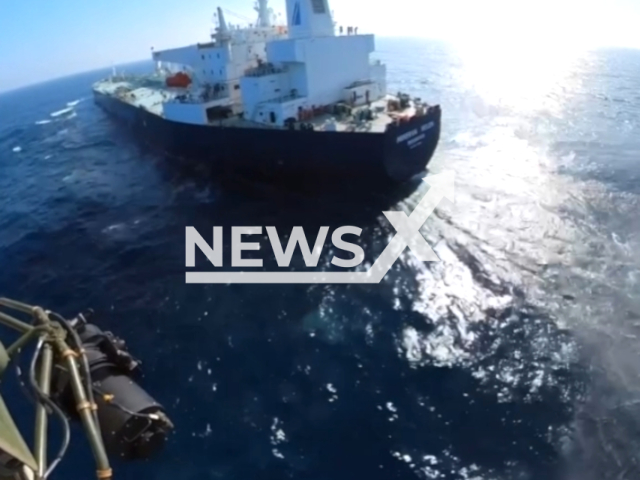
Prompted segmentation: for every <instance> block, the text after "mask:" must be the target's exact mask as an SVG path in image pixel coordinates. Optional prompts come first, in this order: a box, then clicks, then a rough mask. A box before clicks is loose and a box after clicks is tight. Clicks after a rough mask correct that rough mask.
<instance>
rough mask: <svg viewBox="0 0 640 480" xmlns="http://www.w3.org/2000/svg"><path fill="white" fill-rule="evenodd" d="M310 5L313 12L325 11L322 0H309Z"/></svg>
mask: <svg viewBox="0 0 640 480" xmlns="http://www.w3.org/2000/svg"><path fill="white" fill-rule="evenodd" d="M311 6H312V7H313V13H327V10H326V8H325V6H324V0H311Z"/></svg>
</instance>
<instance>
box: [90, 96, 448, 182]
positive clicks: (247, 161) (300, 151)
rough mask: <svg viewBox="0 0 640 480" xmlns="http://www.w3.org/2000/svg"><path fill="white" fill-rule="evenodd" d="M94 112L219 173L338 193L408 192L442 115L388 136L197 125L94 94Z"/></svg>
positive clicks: (432, 113)
mask: <svg viewBox="0 0 640 480" xmlns="http://www.w3.org/2000/svg"><path fill="white" fill-rule="evenodd" d="M94 100H95V102H96V104H98V105H99V106H100V107H102V108H103V109H104V110H105V111H106V112H107V113H109V114H110V115H112V116H113V117H116V118H117V119H118V120H119V123H121V124H124V125H125V126H126V127H128V128H129V129H130V130H131V131H132V133H133V134H134V136H135V137H136V138H137V139H140V140H142V141H143V142H144V143H146V144H148V145H149V146H150V147H151V148H152V149H156V150H160V151H161V152H163V153H164V154H167V155H168V156H170V157H174V158H178V159H183V160H189V161H196V162H199V163H204V166H205V167H207V169H208V170H209V171H211V172H213V173H217V174H221V175H224V174H229V175H233V176H236V177H243V178H248V179H260V180H262V181H269V182H275V183H287V184H294V185H298V186H299V185H319V184H325V185H326V184H330V185H335V186H336V187H338V188H340V189H345V188H346V189H349V188H356V187H358V186H366V187H368V188H371V187H372V186H374V185H389V186H393V185H399V184H404V183H406V182H408V181H409V180H411V179H412V178H414V177H415V176H416V175H420V174H423V173H424V172H425V170H426V167H427V164H428V163H429V161H430V159H431V157H432V156H433V153H434V152H435V149H436V147H437V144H438V141H439V137H440V118H441V112H440V108H439V107H435V108H432V109H431V110H430V111H429V113H428V114H427V115H424V116H420V117H414V118H413V119H412V120H410V121H406V122H401V123H399V124H394V125H392V126H391V127H390V128H389V129H388V130H387V131H386V132H384V133H369V132H348V133H347V132H327V131H308V130H279V129H268V128H244V127H222V126H211V125H193V124H187V123H179V122H173V121H170V120H166V119H164V118H162V117H159V116H158V115H156V114H154V113H151V112H148V111H147V110H145V109H143V108H139V107H135V106H133V105H130V104H128V103H125V102H122V101H121V100H119V99H117V98H114V97H111V96H109V95H105V94H103V93H101V92H97V91H94Z"/></svg>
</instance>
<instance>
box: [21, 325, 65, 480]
mask: <svg viewBox="0 0 640 480" xmlns="http://www.w3.org/2000/svg"><path fill="white" fill-rule="evenodd" d="M43 345H44V338H43V337H40V338H39V339H38V344H37V345H36V350H35V352H34V353H33V357H32V358H31V365H30V366H29V381H30V383H31V388H33V390H34V391H35V392H36V393H37V394H38V397H40V398H39V400H40V401H41V402H42V403H45V404H46V405H47V406H49V407H50V408H51V410H53V412H54V413H55V414H56V415H57V416H58V418H60V421H61V422H62V436H63V438H62V445H60V449H59V450H58V455H57V456H56V458H54V460H53V461H52V462H51V464H50V465H49V468H47V470H46V472H45V473H44V477H43V478H44V479H45V480H46V479H47V478H48V477H49V475H51V473H53V471H54V470H55V468H56V467H57V466H58V464H59V463H60V462H61V461H62V458H63V457H64V455H65V454H66V453H67V448H68V447H69V442H70V440H71V433H70V429H69V420H68V419H67V417H66V416H65V414H64V413H63V412H62V410H61V409H60V408H59V407H58V406H57V405H56V404H55V403H53V401H52V400H51V399H50V398H49V396H48V395H46V394H45V393H44V392H43V391H42V390H41V389H40V387H39V386H38V383H37V382H36V363H37V361H38V357H39V356H40V352H41V351H42V346H43Z"/></svg>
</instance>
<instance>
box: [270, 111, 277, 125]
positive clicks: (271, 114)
mask: <svg viewBox="0 0 640 480" xmlns="http://www.w3.org/2000/svg"><path fill="white" fill-rule="evenodd" d="M269 119H270V120H271V123H276V114H275V113H273V112H271V113H269Z"/></svg>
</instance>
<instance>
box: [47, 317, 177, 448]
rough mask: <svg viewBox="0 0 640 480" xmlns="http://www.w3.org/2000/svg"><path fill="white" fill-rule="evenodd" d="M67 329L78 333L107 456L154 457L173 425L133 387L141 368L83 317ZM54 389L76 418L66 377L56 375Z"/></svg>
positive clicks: (114, 339) (121, 343)
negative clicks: (87, 365)
mask: <svg viewBox="0 0 640 480" xmlns="http://www.w3.org/2000/svg"><path fill="white" fill-rule="evenodd" d="M67 324H68V325H69V327H70V328H71V329H73V330H74V331H75V332H76V333H77V337H78V338H79V341H80V343H81V348H83V349H84V351H85V355H86V357H87V360H88V364H89V372H90V378H91V385H92V391H93V395H94V399H95V403H96V405H97V407H98V411H97V414H98V422H99V424H100V430H101V432H102V439H103V441H104V444H105V448H106V450H107V452H108V453H109V454H111V455H116V456H118V457H120V458H122V459H125V460H135V459H144V458H148V457H150V456H151V455H153V454H155V453H157V452H158V451H159V450H160V449H161V448H162V447H163V445H164V443H165V440H166V437H167V434H168V433H169V431H170V430H171V429H172V428H173V424H172V423H171V421H170V420H169V419H168V417H167V416H166V413H165V411H164V409H163V407H162V406H161V405H160V404H159V403H158V402H156V401H155V400H154V399H153V398H152V397H151V396H150V395H149V394H148V393H147V392H146V391H144V390H143V389H142V388H141V387H140V386H139V385H138V384H137V383H136V382H135V381H134V379H133V378H134V376H136V374H137V373H138V372H139V367H140V362H139V361H138V360H136V359H135V358H134V357H132V356H131V354H129V352H128V351H127V350H126V344H125V342H124V341H123V340H122V339H120V338H118V337H115V336H114V335H113V334H112V333H111V332H103V331H102V330H101V329H100V328H98V327H97V326H96V325H93V324H90V323H87V322H86V320H85V318H84V317H83V316H79V317H78V318H76V319H74V320H72V321H70V322H67ZM53 386H54V388H55V392H57V396H58V397H59V398H58V399H59V401H60V404H61V406H63V407H64V408H65V409H66V411H67V413H68V414H69V415H70V416H73V417H76V416H77V414H76V413H75V405H73V396H72V394H71V386H70V384H69V382H68V380H67V375H66V371H64V370H62V369H56V370H55V377H54V382H53Z"/></svg>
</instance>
